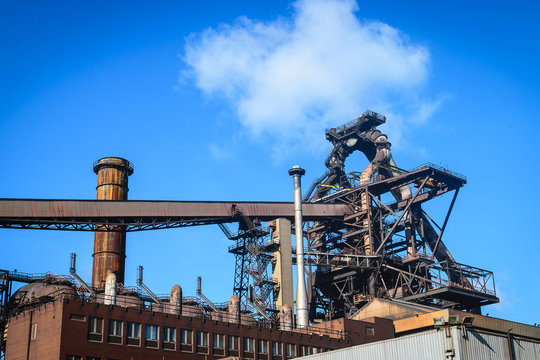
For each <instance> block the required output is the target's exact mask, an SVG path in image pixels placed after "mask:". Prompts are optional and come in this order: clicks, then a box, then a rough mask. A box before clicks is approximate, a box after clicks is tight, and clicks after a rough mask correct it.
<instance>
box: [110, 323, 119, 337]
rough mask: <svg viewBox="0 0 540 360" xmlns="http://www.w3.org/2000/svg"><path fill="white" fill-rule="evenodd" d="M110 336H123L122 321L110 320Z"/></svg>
mask: <svg viewBox="0 0 540 360" xmlns="http://www.w3.org/2000/svg"><path fill="white" fill-rule="evenodd" d="M109 335H111V336H122V321H120V320H109Z"/></svg>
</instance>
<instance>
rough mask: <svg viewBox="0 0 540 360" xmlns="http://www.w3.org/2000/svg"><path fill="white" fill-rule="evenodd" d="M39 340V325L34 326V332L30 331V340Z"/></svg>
mask: <svg viewBox="0 0 540 360" xmlns="http://www.w3.org/2000/svg"><path fill="white" fill-rule="evenodd" d="M36 338H37V323H34V324H32V330H31V331H30V340H36Z"/></svg>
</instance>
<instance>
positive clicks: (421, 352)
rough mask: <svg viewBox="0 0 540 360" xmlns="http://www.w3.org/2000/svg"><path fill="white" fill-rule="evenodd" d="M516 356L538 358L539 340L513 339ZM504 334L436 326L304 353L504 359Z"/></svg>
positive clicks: (320, 357)
mask: <svg viewBox="0 0 540 360" xmlns="http://www.w3.org/2000/svg"><path fill="white" fill-rule="evenodd" d="M512 344H513V351H514V355H515V359H516V360H522V359H523V360H529V359H531V360H532V359H534V360H540V343H538V342H532V341H527V340H516V339H513V341H512ZM510 358H511V357H510V356H509V349H508V338H507V337H506V336H505V335H495V334H488V333H485V332H482V331H477V330H475V329H467V328H463V329H462V328H460V327H456V326H454V327H450V328H440V329H434V330H428V331H425V332H422V333H418V334H413V335H407V336H403V337H400V338H396V339H390V340H385V341H379V342H374V343H370V344H365V345H359V346H354V347H351V348H347V349H340V350H334V351H330V352H326V353H321V354H316V355H310V356H306V357H304V358H303V359H313V360H348V359H381V360H385V359H387V360H412V359H414V360H433V359H456V360H507V359H510Z"/></svg>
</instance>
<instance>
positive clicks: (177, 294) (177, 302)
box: [169, 285, 182, 315]
mask: <svg viewBox="0 0 540 360" xmlns="http://www.w3.org/2000/svg"><path fill="white" fill-rule="evenodd" d="M169 304H171V306H170V312H171V314H174V315H182V288H181V287H180V285H174V286H173V287H172V289H171V294H170V296H169Z"/></svg>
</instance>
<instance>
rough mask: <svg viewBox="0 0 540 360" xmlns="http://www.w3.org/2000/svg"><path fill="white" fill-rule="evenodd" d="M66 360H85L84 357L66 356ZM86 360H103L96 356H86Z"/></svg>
mask: <svg viewBox="0 0 540 360" xmlns="http://www.w3.org/2000/svg"><path fill="white" fill-rule="evenodd" d="M66 360H83V357H82V356H80V355H68V356H66ZM84 360H101V358H99V357H95V356H85V357H84ZM103 360H116V359H110V358H109V359H103Z"/></svg>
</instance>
